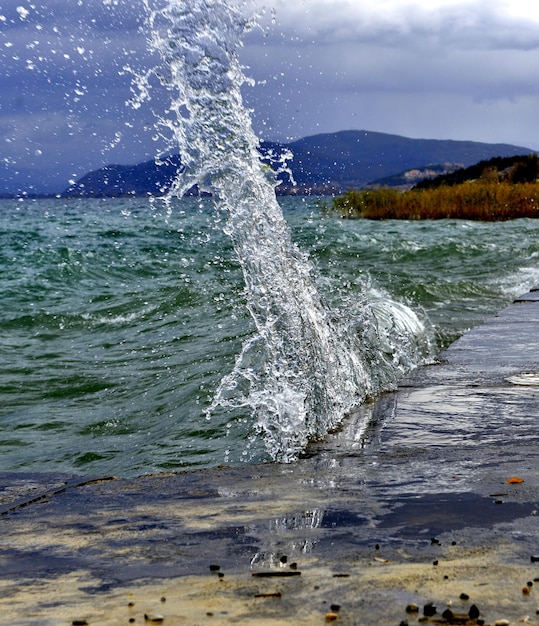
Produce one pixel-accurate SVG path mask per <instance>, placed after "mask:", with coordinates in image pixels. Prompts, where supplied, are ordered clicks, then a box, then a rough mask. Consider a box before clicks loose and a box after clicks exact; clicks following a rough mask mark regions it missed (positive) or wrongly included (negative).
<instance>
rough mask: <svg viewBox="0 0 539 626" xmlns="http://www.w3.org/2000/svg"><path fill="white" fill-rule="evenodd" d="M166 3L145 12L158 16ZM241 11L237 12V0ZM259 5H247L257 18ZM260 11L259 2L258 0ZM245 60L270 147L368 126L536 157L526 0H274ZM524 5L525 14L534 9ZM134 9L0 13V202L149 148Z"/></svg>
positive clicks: (111, 2) (538, 43)
mask: <svg viewBox="0 0 539 626" xmlns="http://www.w3.org/2000/svg"><path fill="white" fill-rule="evenodd" d="M160 1H161V0H151V2H153V3H154V5H158V4H159V3H160ZM238 2H239V0H238ZM257 2H258V0H250V1H249V2H242V5H244V6H245V7H246V11H247V12H249V13H252V12H253V10H254V7H255V5H256V3H257ZM260 5H262V0H260ZM268 5H269V6H268V8H266V9H265V11H264V12H263V16H262V17H261V19H260V27H259V28H254V29H253V30H252V31H251V32H250V33H248V34H247V35H246V37H245V46H244V48H243V49H242V51H241V58H242V62H243V63H244V64H245V65H246V66H248V68H247V70H246V73H247V74H248V75H249V76H251V77H252V78H253V79H254V81H255V85H254V86H253V87H248V86H246V87H245V89H244V93H245V99H246V102H247V104H248V106H250V107H251V108H252V109H253V123H254V126H255V129H256V130H257V132H258V133H259V134H260V135H261V136H262V137H264V138H267V139H286V138H290V139H292V138H297V137H300V136H305V135H311V134H315V133H318V132H333V131H336V130H342V129H348V128H365V129H368V130H378V131H385V132H393V133H398V134H402V135H407V136H416V137H440V138H453V139H473V140H478V141H491V142H507V143H514V144H518V145H522V146H526V147H531V148H539V131H538V130H536V122H535V118H536V112H537V110H538V107H539V12H538V9H537V8H536V7H535V5H530V3H526V2H524V0H522V1H521V0H513V1H512V2H511V3H509V2H502V1H497V0H490V1H489V2H485V1H483V0H480V1H477V0H443V1H442V0H440V1H436V0H431V1H430V2H421V1H419V0H410V1H408V2H407V1H404V2H402V1H397V0H379V1H378V2H372V0H304V1H301V0H297V2H290V0H270V1H269V2H268ZM530 6H531V8H530ZM145 17H146V4H145V2H143V0H84V1H83V0H47V2H45V0H4V2H3V3H2V6H1V7H0V146H1V152H0V191H2V190H9V191H14V190H16V189H18V188H21V187H22V188H29V187H30V186H32V185H33V187H34V189H37V190H40V191H41V190H48V191H58V190H61V189H63V188H65V187H67V185H68V181H69V179H71V178H74V177H77V176H80V175H82V174H84V173H85V172H86V171H88V170H90V169H95V168H97V167H101V166H103V165H105V164H107V163H112V162H114V163H135V162H138V161H141V160H143V159H147V158H151V157H152V156H153V155H154V154H155V153H156V152H157V151H158V150H159V147H160V145H159V142H156V141H154V136H155V128H154V122H155V116H154V111H155V112H160V111H163V110H164V108H166V106H167V104H166V98H165V97H164V95H163V94H162V93H161V92H160V91H159V89H158V88H155V87H154V92H153V97H152V100H151V102H149V103H147V104H145V105H144V106H142V107H140V108H138V109H134V108H132V107H130V106H128V105H127V104H126V103H127V102H128V101H129V99H130V98H131V96H132V91H131V89H132V86H133V83H132V78H133V73H137V72H143V71H145V70H147V69H148V68H150V67H152V65H153V64H154V61H155V60H154V59H152V58H151V56H150V54H149V52H148V50H147V43H146V34H145V32H144V29H145V26H144V24H145Z"/></svg>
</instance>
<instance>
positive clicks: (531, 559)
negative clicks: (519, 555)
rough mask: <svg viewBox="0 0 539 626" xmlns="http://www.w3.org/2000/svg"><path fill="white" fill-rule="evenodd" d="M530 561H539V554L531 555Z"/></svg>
mask: <svg viewBox="0 0 539 626" xmlns="http://www.w3.org/2000/svg"><path fill="white" fill-rule="evenodd" d="M530 561H531V562H532V563H537V562H538V561H539V556H538V555H537V554H532V555H531V556H530Z"/></svg>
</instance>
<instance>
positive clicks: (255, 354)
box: [138, 0, 425, 461]
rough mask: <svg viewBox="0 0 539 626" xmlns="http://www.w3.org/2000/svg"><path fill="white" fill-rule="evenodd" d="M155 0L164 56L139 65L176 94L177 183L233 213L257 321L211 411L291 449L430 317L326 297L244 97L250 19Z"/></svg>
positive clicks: (273, 448) (172, 109)
mask: <svg viewBox="0 0 539 626" xmlns="http://www.w3.org/2000/svg"><path fill="white" fill-rule="evenodd" d="M145 1H146V2H148V0H145ZM147 8H148V11H149V13H148V14H149V31H150V33H151V36H150V45H151V47H152V49H153V50H154V51H157V52H158V54H159V57H160V59H161V61H160V63H159V64H158V67H156V68H154V69H152V70H151V72H148V74H147V75H146V76H143V77H139V79H138V88H139V99H141V98H142V99H143V98H147V97H150V95H151V94H150V89H149V85H150V83H151V80H152V79H154V78H155V77H158V79H159V82H160V83H161V85H164V86H165V87H166V89H167V91H168V93H169V94H170V104H169V109H168V111H167V112H166V115H163V116H162V118H161V120H160V125H161V129H162V130H163V131H166V132H163V135H165V134H167V135H169V136H170V137H171V138H172V141H173V144H174V145H175V146H176V149H177V150H179V152H180V154H181V158H182V163H183V165H184V169H183V171H182V172H181V173H179V175H178V177H177V179H176V181H175V182H174V185H173V187H172V188H171V190H170V194H171V195H176V196H178V197H181V196H182V195H183V194H184V193H185V192H186V191H187V190H189V189H190V188H191V187H193V185H198V187H199V188H200V189H201V190H205V191H209V192H211V193H212V194H213V196H214V198H215V199H216V202H217V203H218V205H219V208H220V209H221V210H223V211H224V212H225V213H226V226H225V229H226V232H227V234H228V235H229V236H230V238H231V240H232V242H233V245H234V248H235V251H236V254H237V257H238V259H239V261H240V263H241V266H242V269H243V276H244V280H245V298H246V302H247V307H248V309H249V311H250V313H251V315H252V317H253V320H254V322H255V324H256V331H257V332H256V335H255V336H254V337H252V338H251V339H250V340H249V341H247V342H246V343H245V345H244V346H243V349H242V351H241V354H240V355H239V356H238V358H237V361H236V364H235V367H234V369H233V371H232V372H231V373H230V374H229V375H227V376H225V377H224V378H223V380H222V382H221V384H220V386H219V388H218V389H217V391H216V394H215V398H214V401H213V404H212V406H211V407H210V411H209V412H210V413H211V412H212V411H214V410H215V409H216V408H217V407H219V406H220V407H223V406H224V407H231V406H232V407H238V406H240V407H247V408H248V410H249V411H250V412H251V413H252V415H253V416H254V420H253V421H254V422H255V423H256V428H257V431H258V432H259V433H261V434H262V436H263V437H264V440H265V444H266V448H267V451H268V453H269V454H270V456H271V458H273V459H275V460H279V461H291V460H293V459H295V458H297V456H298V454H299V453H300V452H301V450H303V449H304V447H305V446H306V444H307V443H308V442H309V441H310V440H312V439H314V438H319V437H322V436H323V435H324V434H326V433H327V432H328V431H329V430H331V429H334V428H335V427H336V426H337V425H338V424H339V423H340V422H341V420H342V419H343V417H344V416H345V415H346V413H347V412H349V411H350V410H351V409H352V408H353V407H354V406H357V405H358V404H359V403H361V402H362V401H364V400H365V398H366V397H367V396H369V395H371V394H374V393H377V392H378V391H379V390H380V389H381V388H382V387H383V386H387V385H388V384H390V383H391V381H394V380H395V376H396V374H397V373H402V371H404V370H405V369H407V368H409V366H410V365H411V364H412V363H413V362H414V360H415V361H417V358H418V355H419V354H420V352H421V349H422V347H421V342H422V340H423V338H424V336H425V333H424V328H423V326H422V324H421V323H420V322H419V320H418V319H417V317H416V316H415V315H414V314H413V313H412V312H411V311H410V310H409V309H405V307H400V306H397V305H395V304H391V303H388V305H387V306H384V307H378V308H379V309H380V310H379V311H378V313H379V314H378V315H377V314H376V310H375V309H374V308H372V307H369V306H366V305H358V306H357V310H356V311H355V313H354V321H353V323H350V322H348V323H346V324H344V323H343V322H342V319H343V315H342V312H332V311H330V310H329V309H328V308H327V307H326V306H324V303H323V302H321V299H320V296H319V294H318V292H317V289H316V288H315V281H314V272H313V267H312V265H311V264H310V262H309V259H308V258H307V256H306V254H304V253H303V252H301V251H300V250H299V249H298V247H297V246H296V245H294V244H293V242H292V240H291V235H290V232H289V228H288V225H287V223H286V221H285V220H284V218H283V214H282V211H281V208H280V206H279V204H278V202H277V199H276V195H275V185H276V180H275V175H274V173H273V172H272V171H271V170H270V169H268V168H267V166H265V165H263V164H262V163H261V161H260V157H259V153H258V151H257V148H258V139H257V137H256V135H255V133H254V132H253V130H252V127H251V120H250V116H249V113H248V111H247V110H246V108H245V107H244V105H243V102H242V95H241V88H242V86H243V84H244V83H245V82H246V78H245V76H244V74H243V71H242V68H241V65H240V63H239V59H238V50H239V47H240V46H241V41H242V36H243V34H244V32H245V30H246V29H247V28H249V27H250V26H251V23H250V22H249V20H248V19H246V18H245V17H244V15H243V14H242V13H241V12H240V11H239V10H238V8H237V7H236V6H235V5H234V4H233V3H232V2H231V1H230V0H188V1H187V0H185V1H184V0H169V1H168V2H165V3H164V6H162V7H161V8H158V9H153V10H151V8H150V7H149V6H148V7H147ZM418 338H421V339H418Z"/></svg>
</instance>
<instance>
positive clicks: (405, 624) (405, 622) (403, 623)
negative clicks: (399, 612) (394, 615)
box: [399, 620, 408, 626]
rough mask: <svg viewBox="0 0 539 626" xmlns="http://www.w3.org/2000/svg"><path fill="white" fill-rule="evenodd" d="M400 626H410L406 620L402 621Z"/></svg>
mask: <svg viewBox="0 0 539 626" xmlns="http://www.w3.org/2000/svg"><path fill="white" fill-rule="evenodd" d="M399 626H408V622H407V621H406V620H402V622H401V623H400V624H399Z"/></svg>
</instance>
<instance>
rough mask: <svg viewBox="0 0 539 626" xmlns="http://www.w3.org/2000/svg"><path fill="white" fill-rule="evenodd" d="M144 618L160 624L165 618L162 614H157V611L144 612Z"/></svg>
mask: <svg viewBox="0 0 539 626" xmlns="http://www.w3.org/2000/svg"><path fill="white" fill-rule="evenodd" d="M144 619H145V620H146V621H147V622H153V623H154V624H160V623H161V622H163V621H164V620H165V618H164V617H163V616H162V615H157V614H156V613H144Z"/></svg>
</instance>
